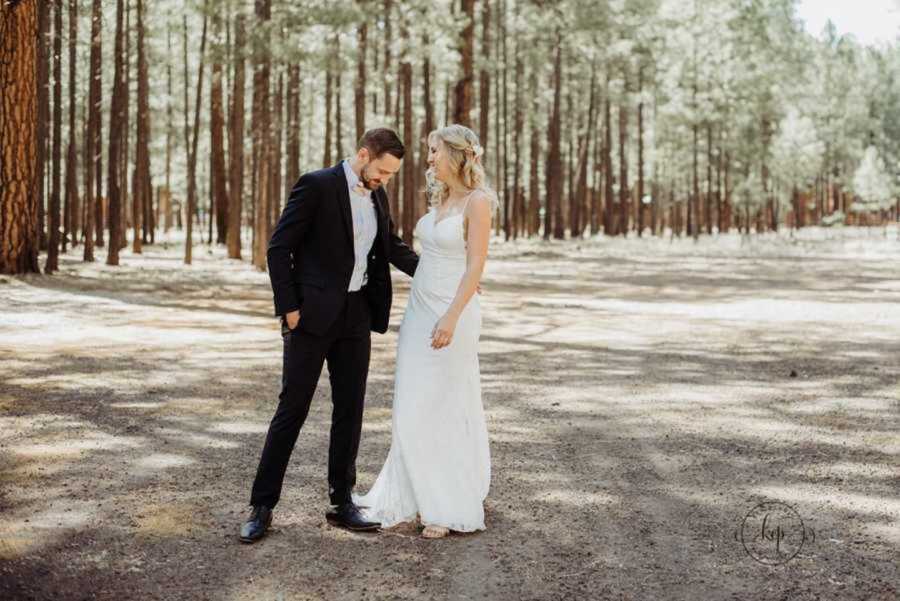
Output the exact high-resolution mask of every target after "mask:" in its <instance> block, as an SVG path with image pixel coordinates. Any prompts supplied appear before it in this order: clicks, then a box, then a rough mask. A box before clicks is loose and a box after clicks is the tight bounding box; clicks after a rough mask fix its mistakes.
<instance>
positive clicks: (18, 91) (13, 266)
mask: <svg viewBox="0 0 900 601" xmlns="http://www.w3.org/2000/svg"><path fill="white" fill-rule="evenodd" d="M37 4H38V2H36V1H35V0H23V1H20V2H15V3H9V2H4V3H2V4H0V273H5V274H16V273H37V272H40V267H39V266H38V246H39V232H38V227H37V220H38V211H37V201H38V196H37V195H36V194H35V193H34V190H35V187H36V185H38V184H37V179H36V178H37V176H39V175H40V171H39V170H37V169H36V163H37V160H38V148H37V147H38V143H39V142H38V139H37V128H38V104H39V103H38V80H37V76H38V73H39V72H40V63H39V61H40V57H39V56H38V54H39V53H38V44H39V38H38V34H39V32H40V31H41V30H40V28H39V19H38V12H39V9H38V6H37ZM42 8H43V7H42ZM44 10H46V9H44Z"/></svg>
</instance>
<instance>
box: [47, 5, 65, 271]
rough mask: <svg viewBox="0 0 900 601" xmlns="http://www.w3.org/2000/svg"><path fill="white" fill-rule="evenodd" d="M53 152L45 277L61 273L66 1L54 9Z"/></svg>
mask: <svg viewBox="0 0 900 601" xmlns="http://www.w3.org/2000/svg"><path fill="white" fill-rule="evenodd" d="M53 8H54V10H53V148H52V151H51V152H52V156H51V176H50V177H51V187H50V206H49V207H48V213H49V218H48V221H49V227H50V237H49V241H48V246H47V261H46V263H45V264H44V273H53V272H54V271H56V270H57V269H59V226H60V222H59V221H60V214H59V210H60V206H59V205H60V192H61V191H60V168H61V166H62V161H61V152H62V0H57V1H56V2H54V6H53Z"/></svg>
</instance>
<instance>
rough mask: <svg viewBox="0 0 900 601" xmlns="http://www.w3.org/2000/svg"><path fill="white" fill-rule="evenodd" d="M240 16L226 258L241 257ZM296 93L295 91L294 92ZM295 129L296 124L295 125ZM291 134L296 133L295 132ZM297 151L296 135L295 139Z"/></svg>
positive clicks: (242, 27)
mask: <svg viewBox="0 0 900 601" xmlns="http://www.w3.org/2000/svg"><path fill="white" fill-rule="evenodd" d="M245 36H246V32H245V25H244V15H242V14H241V15H238V16H237V17H236V18H235V22H234V78H233V82H232V84H233V87H232V92H231V111H230V113H231V114H230V117H231V126H230V128H229V139H228V153H229V157H228V158H229V159H230V161H231V168H230V169H229V174H228V175H229V178H230V181H229V186H228V188H229V195H228V236H227V242H228V258H230V259H240V258H241V213H242V203H243V200H242V199H243V194H244V86H245V83H246V71H245V66H244V65H245V62H244V44H245ZM298 93H299V92H298ZM297 126H298V127H297V129H299V123H298V124H297ZM295 135H297V134H296V132H295ZM297 150H298V153H299V138H298V149H297Z"/></svg>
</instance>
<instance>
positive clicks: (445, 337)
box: [431, 314, 456, 349]
mask: <svg viewBox="0 0 900 601" xmlns="http://www.w3.org/2000/svg"><path fill="white" fill-rule="evenodd" d="M454 331H456V318H455V317H451V316H450V315H447V314H445V315H444V316H443V317H441V318H440V319H439V320H438V322H437V323H436V324H434V329H433V330H431V348H433V349H441V348H444V347H445V346H448V345H449V344H450V343H451V342H452V341H453V332H454Z"/></svg>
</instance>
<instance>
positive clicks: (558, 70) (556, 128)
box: [544, 31, 563, 240]
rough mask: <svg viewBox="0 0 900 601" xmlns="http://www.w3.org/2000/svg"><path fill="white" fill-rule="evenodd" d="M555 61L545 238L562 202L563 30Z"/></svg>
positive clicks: (557, 33) (556, 45) (547, 238)
mask: <svg viewBox="0 0 900 601" xmlns="http://www.w3.org/2000/svg"><path fill="white" fill-rule="evenodd" d="M554 51H555V58H554V61H553V75H552V78H553V84H552V85H553V109H552V113H551V115H550V123H549V126H548V128H547V133H548V135H547V145H548V147H549V151H548V155H547V181H546V182H545V184H546V186H547V199H546V202H545V205H544V240H549V239H550V235H551V233H553V229H552V227H551V226H552V225H553V219H554V217H556V218H558V214H560V209H561V206H560V204H561V202H562V198H561V196H562V184H563V181H562V176H563V174H562V157H561V155H560V94H561V88H562V32H560V31H557V32H556V41H555V48H554Z"/></svg>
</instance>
